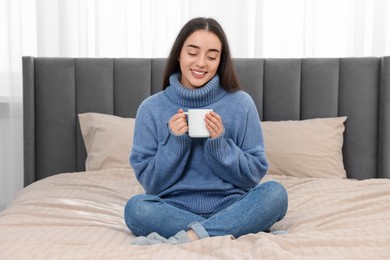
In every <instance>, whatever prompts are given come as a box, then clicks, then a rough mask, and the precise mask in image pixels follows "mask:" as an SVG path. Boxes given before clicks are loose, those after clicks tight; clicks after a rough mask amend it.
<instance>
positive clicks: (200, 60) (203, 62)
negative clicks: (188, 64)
mask: <svg viewBox="0 0 390 260" xmlns="http://www.w3.org/2000/svg"><path fill="white" fill-rule="evenodd" d="M205 65H206V56H203V55H199V56H198V59H197V60H196V66H198V67H199V68H203V67H204V66H205Z"/></svg>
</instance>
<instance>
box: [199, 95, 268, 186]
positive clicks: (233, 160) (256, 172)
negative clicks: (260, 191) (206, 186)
mask: <svg viewBox="0 0 390 260" xmlns="http://www.w3.org/2000/svg"><path fill="white" fill-rule="evenodd" d="M241 123H242V122H241ZM239 127H243V129H242V131H241V130H240V131H239V133H240V134H242V135H243V136H241V137H240V138H239V139H240V140H242V142H241V143H239V144H237V143H235V142H234V141H233V140H232V139H230V138H226V137H225V136H224V135H225V133H224V134H222V135H221V136H220V137H218V138H215V139H209V140H208V141H207V144H206V151H205V152H206V153H208V155H209V156H206V157H207V158H209V163H210V165H211V167H212V169H213V172H214V174H216V175H217V176H218V177H220V178H221V179H223V180H225V181H227V182H229V183H231V184H233V185H235V186H236V187H239V188H243V189H248V188H251V187H253V186H255V185H257V184H258V183H259V182H260V180H261V179H262V178H263V177H264V175H265V173H266V172H267V170H268V162H267V158H266V154H265V151H264V141H263V135H262V131H261V125H260V118H259V115H258V113H257V109H256V106H255V105H254V103H253V101H252V103H250V104H249V109H248V111H247V114H246V117H245V121H244V122H243V124H242V125H241V126H239Z"/></svg>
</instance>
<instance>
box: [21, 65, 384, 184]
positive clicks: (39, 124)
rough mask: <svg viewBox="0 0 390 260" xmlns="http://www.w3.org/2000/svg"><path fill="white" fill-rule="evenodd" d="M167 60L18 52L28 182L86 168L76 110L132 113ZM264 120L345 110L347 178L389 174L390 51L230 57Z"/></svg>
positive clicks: (155, 87) (154, 86)
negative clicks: (309, 56) (384, 54)
mask: <svg viewBox="0 0 390 260" xmlns="http://www.w3.org/2000/svg"><path fill="white" fill-rule="evenodd" d="M165 61H166V60H165V59H136V58H121V59H109V58H34V57H23V87H24V94H23V95H24V166H25V168H24V169H25V185H28V184H30V183H32V182H34V181H36V180H39V179H42V178H45V177H47V176H50V175H53V174H57V173H62V172H74V171H82V170H84V167H85V166H84V163H85V159H86V151H85V147H84V144H83V140H82V137H81V134H80V130H79V126H78V120H77V114H78V113H83V112H99V113H106V114H115V115H118V116H123V117H134V116H135V114H136V111H137V108H138V105H139V104H140V103H141V101H142V100H143V99H145V98H146V97H148V96H149V95H151V94H153V93H156V92H158V91H160V89H161V80H162V74H163V69H164V65H165ZM234 62H235V66H236V69H237V71H238V74H239V78H240V80H241V82H242V84H243V86H244V90H246V91H247V92H248V93H249V94H250V95H251V96H252V97H253V99H254V101H255V102H256V105H257V108H258V110H259V114H260V117H261V119H262V120H264V121H268V120H297V119H308V118H316V117H335V116H348V120H347V122H346V131H345V135H344V136H345V139H344V148H343V154H344V163H345V167H346V170H347V175H348V177H349V178H357V179H366V178H378V177H386V178H390V57H383V58H340V59H338V58H328V59H320V58H312V59H235V60H234Z"/></svg>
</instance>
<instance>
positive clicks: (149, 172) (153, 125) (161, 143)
mask: <svg viewBox="0 0 390 260" xmlns="http://www.w3.org/2000/svg"><path fill="white" fill-rule="evenodd" d="M160 121H161V120H160ZM157 122H159V120H156V119H154V118H153V114H152V113H151V112H150V111H148V110H147V109H143V108H142V106H141V107H140V109H139V111H138V113H137V117H136V123H135V129H134V140H133V148H132V151H131V154H130V164H131V165H132V167H133V169H134V172H135V175H136V177H137V180H138V181H139V182H140V183H141V185H142V186H143V187H144V189H145V192H146V193H148V194H153V195H159V193H161V192H162V191H164V190H166V189H167V188H168V187H170V186H172V185H173V184H174V183H175V182H176V181H177V180H179V179H180V177H181V176H182V173H183V171H184V167H185V164H186V161H187V158H188V155H189V151H190V146H191V139H190V138H189V137H188V135H174V134H172V133H171V132H170V131H169V130H168V123H167V122H165V123H162V122H160V124H163V125H158V124H159V123H157ZM159 127H160V128H161V127H166V128H167V129H165V131H162V130H160V135H161V133H163V134H164V135H165V136H163V137H162V138H161V137H160V138H159V133H158V132H159V131H158V129H159ZM159 139H161V140H159Z"/></svg>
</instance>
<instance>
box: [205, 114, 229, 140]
mask: <svg viewBox="0 0 390 260" xmlns="http://www.w3.org/2000/svg"><path fill="white" fill-rule="evenodd" d="M205 121H206V128H207V130H209V132H210V138H216V137H218V136H220V135H221V134H222V133H223V131H224V127H223V123H222V118H221V117H220V116H219V115H218V114H217V113H215V112H214V111H211V112H210V113H207V114H206V118H205Z"/></svg>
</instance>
